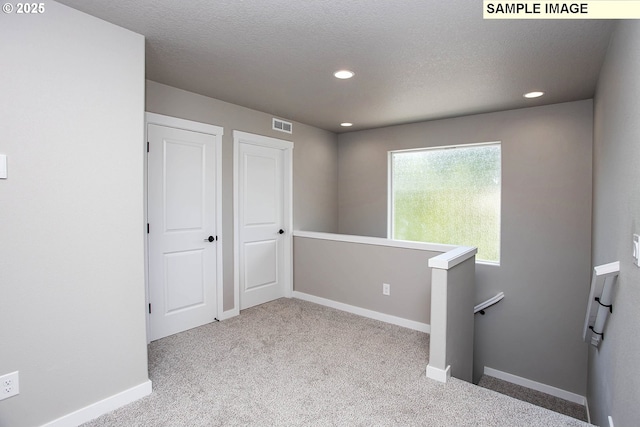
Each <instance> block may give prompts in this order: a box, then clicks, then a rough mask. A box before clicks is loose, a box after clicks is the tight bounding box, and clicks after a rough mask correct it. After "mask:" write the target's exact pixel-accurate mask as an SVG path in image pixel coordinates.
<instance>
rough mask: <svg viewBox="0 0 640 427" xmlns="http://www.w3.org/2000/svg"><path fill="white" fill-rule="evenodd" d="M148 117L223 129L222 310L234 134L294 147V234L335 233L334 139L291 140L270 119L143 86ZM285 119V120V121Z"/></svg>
mask: <svg viewBox="0 0 640 427" xmlns="http://www.w3.org/2000/svg"><path fill="white" fill-rule="evenodd" d="M146 111H148V112H152V113H158V114H164V115H167V116H172V117H179V118H182V119H187V120H194V121H197V122H202V123H209V124H213V125H217V126H222V127H224V136H223V139H222V239H223V242H224V249H223V269H224V310H225V311H227V310H231V309H233V308H234V307H233V131H234V130H240V131H243V132H251V133H255V134H259V135H265V136H269V137H273V138H279V139H283V140H287V141H293V142H294V149H293V223H294V224H293V225H294V229H296V230H307V231H322V232H336V231H337V228H338V208H337V194H338V186H337V176H338V174H337V155H338V151H337V145H336V144H337V137H336V135H335V134H334V133H332V132H327V131H324V130H321V129H318V128H314V127H312V126H307V125H304V124H301V123H297V122H294V123H293V134H292V135H289V134H286V133H282V132H277V131H274V130H272V129H271V119H272V118H273V116H272V115H270V114H266V113H262V112H260V111H256V110H251V109H248V108H244V107H240V106H238V105H234V104H229V103H227V102H223V101H219V100H217V99H213V98H208V97H206V96H202V95H198V94H195V93H192V92H187V91H184V90H180V89H176V88H173V87H170V86H166V85H163V84H160V83H156V82H153V81H147V94H146ZM284 119H286V117H285V118H284Z"/></svg>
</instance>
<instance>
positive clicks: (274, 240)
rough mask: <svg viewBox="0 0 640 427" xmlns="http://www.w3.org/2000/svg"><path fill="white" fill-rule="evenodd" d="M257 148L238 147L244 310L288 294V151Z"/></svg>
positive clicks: (243, 144)
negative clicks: (286, 184)
mask: <svg viewBox="0 0 640 427" xmlns="http://www.w3.org/2000/svg"><path fill="white" fill-rule="evenodd" d="M247 136H250V135H245V137H247ZM256 137H259V136H256ZM254 142H255V141H248V140H247V138H245V139H244V140H243V141H238V142H236V143H237V144H238V145H237V164H236V165H237V167H238V171H237V172H238V174H237V180H238V183H237V194H236V197H237V200H238V205H237V208H238V217H237V218H236V220H237V221H238V230H237V232H238V240H239V241H238V242H237V244H238V251H237V256H238V259H237V260H236V262H237V263H238V267H239V268H238V270H239V271H238V276H239V278H238V279H239V288H240V289H239V293H240V295H239V297H240V309H245V308H249V307H252V306H255V305H258V304H262V303H265V302H268V301H272V300H274V299H277V298H281V297H283V296H286V293H287V292H286V290H287V274H286V270H285V268H286V264H287V263H286V262H285V257H286V256H288V254H287V252H288V251H287V248H286V246H287V245H286V242H287V239H290V232H291V230H289V229H287V228H288V227H287V219H286V217H287V212H286V203H285V202H286V200H285V198H286V189H285V160H286V156H285V150H283V149H280V148H273V147H268V146H263V145H256V144H255V143H254Z"/></svg>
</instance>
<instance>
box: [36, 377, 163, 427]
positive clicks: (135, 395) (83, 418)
mask: <svg viewBox="0 0 640 427" xmlns="http://www.w3.org/2000/svg"><path fill="white" fill-rule="evenodd" d="M150 394H151V381H149V380H147V381H146V382H144V383H142V384H140V385H137V386H135V387H132V388H130V389H128V390H125V391H123V392H120V393H118V394H114V395H113V396H111V397H107V398H106V399H103V400H101V401H99V402H96V403H93V404H91V405H89V406H85V407H84V408H82V409H79V410H77V411H75V412H72V413H70V414H67V415H64V416H62V417H60V418H58V419H56V420H53V421H51V422H48V423H47V424H44V425H43V426H42V427H77V426H79V425H80V424H84V423H86V422H88V421H91V420H94V419H96V418H98V417H99V416H101V415H104V414H106V413H109V412H111V411H113V410H116V409H118V408H120V407H122V406H125V405H128V404H129V403H132V402H135V401H136V400H138V399H141V398H143V397H145V396H148V395H150Z"/></svg>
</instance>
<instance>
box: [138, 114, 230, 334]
mask: <svg viewBox="0 0 640 427" xmlns="http://www.w3.org/2000/svg"><path fill="white" fill-rule="evenodd" d="M147 141H148V142H149V153H148V222H149V226H148V231H149V234H148V237H149V241H148V244H149V249H148V251H149V302H150V314H149V332H150V340H156V339H159V338H162V337H165V336H167V335H171V334H175V333H177V332H181V331H184V330H187V329H190V328H193V327H196V326H200V325H203V324H205V323H209V322H212V321H214V320H215V319H216V316H217V314H218V313H217V311H218V304H217V280H218V277H219V275H218V272H217V269H218V264H219V263H218V251H220V250H221V249H220V248H218V242H219V239H218V230H217V227H218V221H217V215H219V212H218V209H219V207H218V206H217V204H218V203H217V200H218V198H217V194H216V193H217V188H218V186H217V183H216V179H217V173H216V166H217V161H216V156H217V147H216V144H217V141H216V136H215V135H209V134H204V133H200V132H194V131H189V130H184V129H176V128H172V127H167V126H160V125H156V124H148V125H147Z"/></svg>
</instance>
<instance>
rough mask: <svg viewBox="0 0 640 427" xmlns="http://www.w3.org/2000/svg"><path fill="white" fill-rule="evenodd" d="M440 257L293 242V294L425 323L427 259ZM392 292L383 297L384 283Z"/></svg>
mask: <svg viewBox="0 0 640 427" xmlns="http://www.w3.org/2000/svg"><path fill="white" fill-rule="evenodd" d="M439 254H440V252H431V251H421V250H415V249H406V248H394V247H388V246H376V245H364V244H359V243H350V242H336V241H329V240H321V239H309V238H303V237H295V238H294V269H293V271H294V273H293V274H294V284H295V287H294V290H295V291H298V292H303V293H306V294H310V295H315V296H318V297H321V298H327V299H330V300H332V301H337V302H341V303H344V304H349V305H354V306H356V307H361V308H365V309H367V310H373V311H377V312H379V313H384V314H389V315H391V316H396V317H401V318H403V319H408V320H413V321H415V322H420V323H426V324H428V323H429V322H430V319H431V269H430V268H429V266H428V263H429V258H432V257H434V256H436V255H439ZM383 283H388V284H390V285H391V293H390V295H388V296H385V295H382V284H383Z"/></svg>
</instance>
